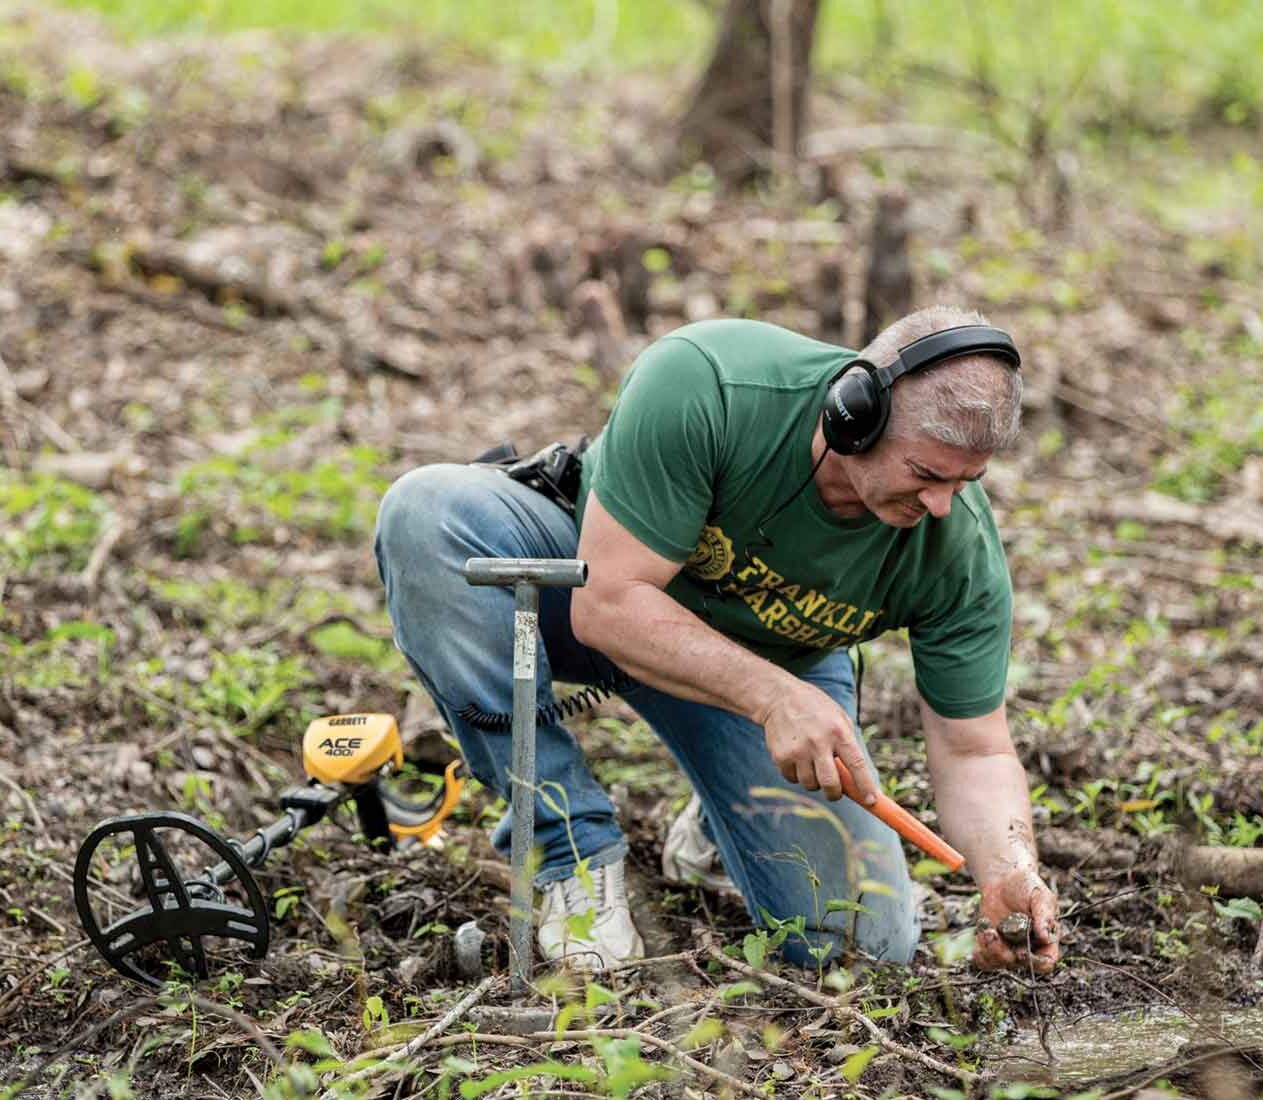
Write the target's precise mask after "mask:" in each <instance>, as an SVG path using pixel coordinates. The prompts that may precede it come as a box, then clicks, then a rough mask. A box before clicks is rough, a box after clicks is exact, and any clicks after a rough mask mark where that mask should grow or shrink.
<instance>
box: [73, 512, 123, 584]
mask: <svg viewBox="0 0 1263 1100" xmlns="http://www.w3.org/2000/svg"><path fill="white" fill-rule="evenodd" d="M123 531H124V526H123V521H122V520H120V519H118V518H117V517H116V518H115V519H114V520H113V521H111V523H110V525H109V526H108V527H107V528H106V529H105V533H104V534H102V535H101V537H100V538H99V539H97V543H96V545H95V546H94V547H93V548H92V556H91V557H90V558H88V564H87V565H86V566H84V569H83V572H82V573H80V574H79V580H80V582H81V583H82V584H83V587H84V588H86V589H87V590H88V591H89V592H95V591H96V588H97V585H98V584H100V583H101V570H103V569H104V568H105V563H106V562H107V561H109V559H110V555H111V554H112V553H113V552H114V547H115V546H117V545H118V541H119V539H121V538H122V537H123Z"/></svg>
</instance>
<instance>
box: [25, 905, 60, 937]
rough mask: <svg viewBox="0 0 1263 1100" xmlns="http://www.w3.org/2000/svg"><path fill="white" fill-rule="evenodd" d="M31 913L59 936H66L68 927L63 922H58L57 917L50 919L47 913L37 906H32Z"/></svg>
mask: <svg viewBox="0 0 1263 1100" xmlns="http://www.w3.org/2000/svg"><path fill="white" fill-rule="evenodd" d="M31 913H32V915H33V916H36V917H39V919H40V920H42V921H43V922H44V923H45V924H46V925H48V927H49V928H51V929H52V930H53V931H54V932H56V933H57V935H59V936H64V935H65V934H66V926H65V925H64V924H62V923H61V921H59V920H57V918H56V917H50V916H49V915H48V914H47V913H45V912H44V910H43V909H40V908H37V907H36V906H34V905H32V906H31Z"/></svg>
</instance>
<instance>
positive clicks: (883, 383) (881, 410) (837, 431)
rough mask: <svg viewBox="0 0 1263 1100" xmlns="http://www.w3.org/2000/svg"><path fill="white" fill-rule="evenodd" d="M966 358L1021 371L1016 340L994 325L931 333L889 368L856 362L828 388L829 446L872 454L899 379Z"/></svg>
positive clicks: (906, 349)
mask: <svg viewBox="0 0 1263 1100" xmlns="http://www.w3.org/2000/svg"><path fill="white" fill-rule="evenodd" d="M965 355H994V356H996V357H997V358H999V359H1002V360H1004V362H1005V363H1006V364H1008V365H1009V366H1010V367H1012V368H1013V369H1014V370H1020V369H1021V366H1022V357H1021V356H1020V355H1018V353H1017V346H1016V345H1015V344H1014V343H1013V338H1012V337H1011V336H1009V334H1008V333H1007V332H1005V331H1003V330H1002V329H998V328H992V327H991V326H990V325H957V326H956V327H955V328H948V329H943V330H942V331H941V332H932V333H931V334H930V335H929V336H922V337H921V338H920V339H919V340H913V341H912V343H910V344H908V345H906V346H905V347H902V348H900V349H899V351H898V352H897V353H896V355H895V360H894V362H893V363H890V364H889V365H887V366H880V367H879V366H877V364H875V363H871V362H869V361H868V360H867V359H858V358H857V359H852V360H851V361H850V363H848V364H847V365H846V366H845V367H844V368H843V369H842V371H841V372H840V373H839V374H838V375H837V377H836V378H834V380H833V381H832V382H831V383H830V384H829V389H828V392H827V393H826V395H825V402H824V411H823V416H824V424H823V429H824V438H825V442H826V444H828V446H829V447H830V449H832V450H835V451H838V452H840V453H841V454H859V453H861V452H862V451H867V450H868V449H869V448H870V447H872V446H873V444H875V443H876V442H877V440H878V439H879V438H880V437H881V433H882V432H883V431H884V430H885V427H886V421H887V420H888V419H889V418H890V388H891V387H892V386H893V385H894V384H895V382H896V381H897V380H898V379H900V378H902V377H903V376H904V375H905V374H911V373H912V372H913V371H918V370H923V369H925V368H926V367H930V366H933V365H934V364H935V363H942V362H944V361H945V360H948V359H958V358H960V357H961V356H965Z"/></svg>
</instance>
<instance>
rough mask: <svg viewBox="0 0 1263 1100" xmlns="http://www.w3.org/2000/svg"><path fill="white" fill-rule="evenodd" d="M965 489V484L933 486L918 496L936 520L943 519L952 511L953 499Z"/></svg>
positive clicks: (923, 490)
mask: <svg viewBox="0 0 1263 1100" xmlns="http://www.w3.org/2000/svg"><path fill="white" fill-rule="evenodd" d="M962 488H963V482H962V483H957V484H955V485H953V484H951V483H950V482H949V483H946V484H943V485H932V486H929V487H928V488H925V489H922V490H921V492H919V493H918V494H917V497H918V499H919V500H920V501H921V504H922V505H923V506H924V508H925V510H926V511H927V512H929V513H930V515H932V516H933V517H934V518H935V519H942V518H943V517H944V516H947V515H950V514H951V511H952V497H953V496H955V495H956V494H957V493H959V492H960V490H961V489H962Z"/></svg>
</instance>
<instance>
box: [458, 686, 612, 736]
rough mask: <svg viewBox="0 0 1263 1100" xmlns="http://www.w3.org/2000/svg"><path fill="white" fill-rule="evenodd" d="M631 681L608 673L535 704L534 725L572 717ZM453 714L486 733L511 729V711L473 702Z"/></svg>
mask: <svg viewBox="0 0 1263 1100" xmlns="http://www.w3.org/2000/svg"><path fill="white" fill-rule="evenodd" d="M635 684H636V681H635V680H634V679H632V677H630V676H628V675H627V673H625V672H615V673H612V674H611V675H609V676H606V677H605V678H604V679H602V680H598V681H597V682H596V683H595V684H590V685H589V686H587V687H585V688H580V689H579V690H578V691H576V692H573V693H572V694H570V695H567V696H566V697H565V698H564V699H557V700H554V701H553V702H551V703H546V704H545V705H544V706H542V707H539V708H538V709H537V710H536V711H535V724H536V725H537V726H551V725H552V724H553V723H555V722H562V721H564V720H565V719H567V718H575V717H577V716H578V715H580V714H582V713H583V712H584V711H585V710H589V709H590V708H592V707H594V706H596V705H597V703H599V702H601V701H602V700H603V699H608V698H609V697H610V696H611V695H621V694H622V693H623V692H625V691H628V690H630V689H631V688H632V687H634V686H635ZM456 713H457V716H458V717H460V718H462V719H464V720H465V721H466V722H468V723H469V724H470V725H471V726H473V727H474V728H475V729H480V730H487V731H488V732H489V733H505V732H506V731H508V730H510V729H512V728H513V715H512V714H503V713H500V712H497V711H486V710H483V709H481V708H480V707H479V706H478V705H477V704H476V703H468V704H466V705H465V706H464V707H462V708H461V709H460V710H458V711H457V712H456Z"/></svg>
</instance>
